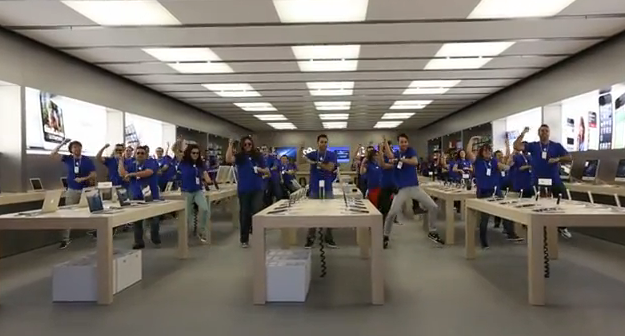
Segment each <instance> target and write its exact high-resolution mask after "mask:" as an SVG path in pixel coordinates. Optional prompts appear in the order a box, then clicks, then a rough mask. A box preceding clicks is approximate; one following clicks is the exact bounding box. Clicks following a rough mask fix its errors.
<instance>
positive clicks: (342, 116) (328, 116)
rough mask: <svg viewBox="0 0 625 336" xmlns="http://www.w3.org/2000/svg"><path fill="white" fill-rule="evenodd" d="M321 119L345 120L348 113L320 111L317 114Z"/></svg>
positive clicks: (347, 117)
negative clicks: (320, 112)
mask: <svg viewBox="0 0 625 336" xmlns="http://www.w3.org/2000/svg"><path fill="white" fill-rule="evenodd" d="M319 119H321V120H347V119H349V113H322V114H320V115H319Z"/></svg>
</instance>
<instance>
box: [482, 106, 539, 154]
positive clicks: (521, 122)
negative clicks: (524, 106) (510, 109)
mask: <svg viewBox="0 0 625 336" xmlns="http://www.w3.org/2000/svg"><path fill="white" fill-rule="evenodd" d="M542 124H543V120H542V108H541V107H536V108H533V109H531V110H527V111H523V112H519V113H516V114H513V115H511V116H508V117H506V118H505V133H504V134H503V137H502V140H501V141H503V140H505V138H506V137H507V138H508V141H509V143H510V147H509V148H508V149H509V150H510V153H512V150H513V148H512V145H513V143H514V140H516V139H517V138H518V137H519V135H520V134H521V132H523V129H524V128H525V127H529V129H530V130H529V132H527V134H526V135H525V137H524V138H523V140H524V141H527V142H532V141H538V128H540V125H542ZM498 133H499V134H501V132H498ZM494 134H495V133H494V132H493V135H494ZM498 143H499V141H498ZM502 147H503V146H502Z"/></svg>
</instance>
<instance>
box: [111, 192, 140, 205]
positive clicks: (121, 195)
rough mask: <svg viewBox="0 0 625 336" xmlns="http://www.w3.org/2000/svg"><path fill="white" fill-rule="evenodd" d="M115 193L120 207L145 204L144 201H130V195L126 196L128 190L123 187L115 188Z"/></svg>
mask: <svg viewBox="0 0 625 336" xmlns="http://www.w3.org/2000/svg"><path fill="white" fill-rule="evenodd" d="M115 193H116V194H117V201H119V206H121V207H128V206H138V205H142V204H145V202H144V201H131V200H130V197H129V196H128V190H126V189H125V188H117V190H115Z"/></svg>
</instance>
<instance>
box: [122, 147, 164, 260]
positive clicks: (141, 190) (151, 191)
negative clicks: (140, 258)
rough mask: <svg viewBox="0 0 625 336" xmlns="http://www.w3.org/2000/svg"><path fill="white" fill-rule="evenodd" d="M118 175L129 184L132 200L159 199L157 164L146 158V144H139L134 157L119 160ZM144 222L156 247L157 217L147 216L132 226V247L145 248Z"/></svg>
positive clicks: (158, 241)
mask: <svg viewBox="0 0 625 336" xmlns="http://www.w3.org/2000/svg"><path fill="white" fill-rule="evenodd" d="M118 169H119V175H120V176H122V178H124V180H126V181H128V183H129V185H130V189H129V195H130V197H131V198H132V199H133V200H144V201H151V200H156V199H159V191H160V189H159V188H158V177H157V175H156V171H157V170H158V164H157V163H156V161H155V160H150V159H148V150H147V148H146V146H139V147H137V149H136V150H135V159H134V160H132V161H131V160H127V161H126V162H124V161H121V160H120V161H119V166H118ZM144 222H145V223H146V224H148V225H150V238H151V240H152V243H153V244H154V245H155V246H156V247H160V245H161V236H160V222H159V218H158V217H152V218H148V219H146V220H145V221H138V222H135V223H134V224H133V226H134V240H135V241H134V245H133V246H132V248H133V249H135V250H139V249H143V248H145V242H144V240H143V225H144Z"/></svg>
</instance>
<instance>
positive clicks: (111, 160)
mask: <svg viewBox="0 0 625 336" xmlns="http://www.w3.org/2000/svg"><path fill="white" fill-rule="evenodd" d="M110 146H111V145H110V144H106V145H104V147H102V148H101V149H100V150H99V151H98V153H97V154H96V156H95V158H96V161H97V162H101V163H102V164H103V165H104V166H105V167H106V170H107V171H108V180H109V181H110V182H111V183H113V185H114V186H122V187H124V188H126V187H127V185H125V183H124V179H122V177H121V176H119V169H118V168H117V167H118V166H119V164H118V161H119V160H120V159H121V158H122V155H123V154H124V144H116V145H115V148H114V149H113V153H111V156H109V157H102V154H103V153H104V151H105V150H106V149H107V148H109V147H110Z"/></svg>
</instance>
